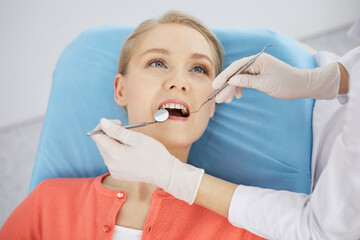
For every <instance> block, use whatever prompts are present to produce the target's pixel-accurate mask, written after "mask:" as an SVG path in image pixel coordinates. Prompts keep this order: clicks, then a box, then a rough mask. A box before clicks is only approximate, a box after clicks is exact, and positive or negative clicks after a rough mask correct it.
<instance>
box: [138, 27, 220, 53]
mask: <svg viewBox="0 0 360 240" xmlns="http://www.w3.org/2000/svg"><path fill="white" fill-rule="evenodd" d="M151 48H164V49H167V50H168V51H169V52H170V53H172V52H182V53H183V54H186V53H189V54H190V53H191V54H192V53H200V54H205V55H207V56H209V57H210V58H211V59H213V60H214V56H215V54H214V50H213V49H212V47H211V46H210V44H209V43H208V41H207V40H206V39H205V37H204V36H203V35H202V34H201V33H200V32H198V31H197V30H195V29H193V28H191V27H189V26H185V25H181V24H159V25H158V26H156V27H154V28H153V29H151V30H149V31H148V32H147V33H146V34H145V35H144V36H143V37H142V39H141V41H140V43H139V45H138V46H137V48H136V50H135V54H136V52H137V53H140V52H143V51H146V50H147V49H151Z"/></svg>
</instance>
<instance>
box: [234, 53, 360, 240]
mask: <svg viewBox="0 0 360 240" xmlns="http://www.w3.org/2000/svg"><path fill="white" fill-rule="evenodd" d="M338 61H339V62H341V63H342V64H343V65H344V67H345V68H346V69H347V71H348V73H349V76H350V91H349V101H348V103H346V104H344V105H341V104H339V103H338V101H337V100H332V101H316V105H317V106H316V105H315V109H314V125H313V129H314V132H313V134H314V149H313V158H312V160H313V161H315V162H316V163H317V164H316V167H315V169H313V170H316V173H315V175H316V176H314V177H315V180H316V181H315V182H316V184H315V185H314V186H313V187H314V188H313V192H312V193H311V194H310V195H306V194H301V193H292V192H288V191H276V190H270V189H262V188H258V187H249V186H242V185H239V186H238V187H237V189H236V191H235V192H234V195H233V197H232V201H231V204H230V208H229V221H230V222H231V223H232V224H233V225H235V226H238V227H242V228H246V229H248V230H249V231H251V232H253V233H255V234H258V235H259V236H262V237H265V238H268V239H286V240H288V239H291V240H294V239H301V240H303V239H341V240H345V239H360V47H358V48H355V49H353V50H352V51H351V52H349V53H348V54H346V55H345V56H344V57H342V58H340V59H339V60H338ZM317 108H318V112H316V111H317ZM315 118H317V119H318V123H316V122H315ZM315 145H316V146H315ZM313 166H315V165H313Z"/></svg>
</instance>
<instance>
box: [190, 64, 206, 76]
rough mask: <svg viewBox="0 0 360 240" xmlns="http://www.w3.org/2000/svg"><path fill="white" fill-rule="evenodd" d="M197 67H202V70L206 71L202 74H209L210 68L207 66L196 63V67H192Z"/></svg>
mask: <svg viewBox="0 0 360 240" xmlns="http://www.w3.org/2000/svg"><path fill="white" fill-rule="evenodd" d="M196 67H200V68H202V70H203V71H204V72H203V73H202V74H205V75H208V70H207V68H206V67H205V66H203V65H196V66H195V67H193V68H192V69H194V68H196Z"/></svg>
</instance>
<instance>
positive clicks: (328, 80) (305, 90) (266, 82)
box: [212, 53, 340, 103]
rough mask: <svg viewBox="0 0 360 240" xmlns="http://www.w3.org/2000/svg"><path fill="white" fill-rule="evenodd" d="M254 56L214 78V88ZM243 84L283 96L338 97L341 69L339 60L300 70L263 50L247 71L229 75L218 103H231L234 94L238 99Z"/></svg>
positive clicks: (237, 62)
mask: <svg viewBox="0 0 360 240" xmlns="http://www.w3.org/2000/svg"><path fill="white" fill-rule="evenodd" d="M253 57H254V56H252V57H246V58H242V59H240V60H238V61H235V62H233V63H232V64H231V65H230V66H229V67H228V68H226V69H225V70H224V71H223V72H222V73H220V74H219V75H218V76H217V77H216V78H215V80H214V82H213V84H212V87H213V88H214V89H218V88H220V87H221V86H222V85H223V84H224V83H225V82H226V81H227V80H228V79H229V76H231V75H232V74H234V73H235V72H236V71H237V70H239V69H240V68H241V67H242V66H244V65H245V64H246V63H247V62H248V61H249V60H250V59H251V58H253ZM243 87H246V88H254V89H257V90H260V91H262V92H265V93H267V94H269V95H270V96H273V97H276V98H281V99H298V98H315V99H335V98H336V96H337V94H338V92H339V87H340V70H339V66H338V64H337V63H331V64H329V65H327V66H325V67H322V68H315V69H309V70H304V69H298V68H294V67H292V66H290V65H288V64H286V63H284V62H282V61H281V60H279V59H277V58H275V57H273V56H271V55H269V54H267V53H263V54H262V55H261V56H260V57H259V58H258V59H256V61H255V62H254V63H253V64H252V65H251V66H250V67H249V68H248V69H247V70H246V72H245V73H243V74H239V75H235V76H233V77H232V78H230V80H229V86H228V87H226V88H225V89H224V90H223V91H221V92H220V93H219V94H218V95H217V96H216V98H215V100H216V102H217V103H221V102H223V101H226V102H231V101H232V99H233V97H234V95H235V97H236V98H238V99H239V98H240V97H241V96H242V88H243Z"/></svg>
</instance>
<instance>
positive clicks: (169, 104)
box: [161, 103, 188, 114]
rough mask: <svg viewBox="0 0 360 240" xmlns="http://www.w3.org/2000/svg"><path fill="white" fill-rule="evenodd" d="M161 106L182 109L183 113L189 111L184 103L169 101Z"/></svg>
mask: <svg viewBox="0 0 360 240" xmlns="http://www.w3.org/2000/svg"><path fill="white" fill-rule="evenodd" d="M161 108H170V109H181V111H182V112H183V114H187V113H188V110H187V108H186V107H185V106H184V105H181V104H177V103H167V104H164V105H162V106H161Z"/></svg>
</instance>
